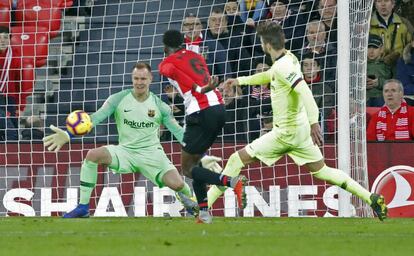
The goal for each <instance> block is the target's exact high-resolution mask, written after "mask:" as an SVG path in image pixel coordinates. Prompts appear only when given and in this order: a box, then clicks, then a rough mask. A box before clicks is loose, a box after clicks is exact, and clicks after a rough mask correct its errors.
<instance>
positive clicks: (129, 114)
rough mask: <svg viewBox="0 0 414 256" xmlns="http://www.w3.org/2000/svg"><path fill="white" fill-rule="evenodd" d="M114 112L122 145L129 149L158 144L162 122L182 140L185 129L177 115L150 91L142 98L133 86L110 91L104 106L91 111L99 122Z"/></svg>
mask: <svg viewBox="0 0 414 256" xmlns="http://www.w3.org/2000/svg"><path fill="white" fill-rule="evenodd" d="M112 114H113V115H114V117H115V122H116V126H117V129H118V134H119V145H122V146H124V147H126V148H129V149H140V148H146V147H152V146H159V145H160V140H159V129H160V125H161V124H163V125H165V126H166V127H167V129H168V130H170V131H171V133H172V134H173V135H174V136H175V137H176V138H177V140H178V141H179V142H180V143H181V142H182V140H183V135H184V129H183V128H182V127H181V126H180V125H179V124H178V123H177V121H176V120H175V119H174V117H173V115H172V112H171V108H170V107H169V106H168V105H167V104H166V103H164V102H163V101H162V100H161V99H160V98H158V97H157V96H155V95H154V94H153V93H151V92H150V95H149V97H148V98H147V99H146V100H145V101H143V102H139V101H138V100H136V99H135V97H134V95H133V90H132V89H128V90H123V91H120V92H118V93H115V94H113V95H111V96H110V97H109V98H108V99H107V100H106V101H105V103H104V104H103V105H102V107H101V108H100V109H99V110H98V111H97V112H95V113H94V114H92V115H91V118H92V122H93V125H94V126H96V125H97V124H99V123H100V122H102V121H103V120H105V119H107V118H108V117H109V116H110V115H112Z"/></svg>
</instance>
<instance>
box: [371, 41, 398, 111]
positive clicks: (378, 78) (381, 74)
mask: <svg viewBox="0 0 414 256" xmlns="http://www.w3.org/2000/svg"><path fill="white" fill-rule="evenodd" d="M383 52H384V47H383V42H382V38H381V37H380V36H378V35H375V34H370V35H369V38H368V61H367V78H366V81H367V83H366V88H367V94H366V98H367V106H368V107H381V106H382V105H384V99H383V97H382V86H383V85H384V81H385V80H388V79H391V78H392V71H391V68H390V67H389V66H388V65H387V64H385V62H384V60H383Z"/></svg>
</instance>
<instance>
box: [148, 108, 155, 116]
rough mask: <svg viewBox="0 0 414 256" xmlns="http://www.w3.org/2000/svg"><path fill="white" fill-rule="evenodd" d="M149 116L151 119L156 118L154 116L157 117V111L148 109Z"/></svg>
mask: <svg viewBox="0 0 414 256" xmlns="http://www.w3.org/2000/svg"><path fill="white" fill-rule="evenodd" d="M148 116H149V117H154V116H155V110H153V109H148Z"/></svg>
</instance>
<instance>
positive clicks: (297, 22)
mask: <svg viewBox="0 0 414 256" xmlns="http://www.w3.org/2000/svg"><path fill="white" fill-rule="evenodd" d="M269 5H270V8H269V13H268V16H267V17H268V19H271V20H272V21H273V22H275V23H277V24H279V25H281V26H282V28H283V32H284V33H285V40H286V48H287V49H291V50H296V49H299V48H301V46H302V42H303V36H304V35H305V28H306V26H305V24H306V22H307V21H308V19H307V17H306V18H305V16H303V15H301V14H298V13H297V12H294V11H293V10H292V9H290V8H288V7H289V0H270V1H269Z"/></svg>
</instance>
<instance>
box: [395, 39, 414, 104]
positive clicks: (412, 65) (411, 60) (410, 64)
mask: <svg viewBox="0 0 414 256" xmlns="http://www.w3.org/2000/svg"><path fill="white" fill-rule="evenodd" d="M397 79H398V80H400V81H401V82H402V84H403V86H404V94H405V95H406V96H410V97H414V40H413V41H411V44H409V45H407V46H406V47H405V48H404V52H403V55H402V58H400V59H399V60H398V62H397ZM407 102H408V103H409V105H414V104H413V103H414V100H413V99H407Z"/></svg>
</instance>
